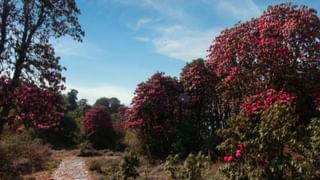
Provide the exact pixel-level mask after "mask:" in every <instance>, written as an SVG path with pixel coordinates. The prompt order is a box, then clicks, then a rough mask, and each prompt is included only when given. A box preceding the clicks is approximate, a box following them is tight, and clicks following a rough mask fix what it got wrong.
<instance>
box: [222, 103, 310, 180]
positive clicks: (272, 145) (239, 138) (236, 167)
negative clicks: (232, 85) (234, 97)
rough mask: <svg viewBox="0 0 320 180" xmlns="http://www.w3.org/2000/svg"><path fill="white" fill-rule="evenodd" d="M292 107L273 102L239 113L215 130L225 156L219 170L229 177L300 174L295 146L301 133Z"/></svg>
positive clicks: (262, 177)
mask: <svg viewBox="0 0 320 180" xmlns="http://www.w3.org/2000/svg"><path fill="white" fill-rule="evenodd" d="M294 112H295V111H294V110H293V107H291V106H288V105H284V104H278V103H275V104H274V105H272V107H270V108H268V109H265V110H263V111H262V112H260V113H258V114H255V118H252V117H247V116H244V115H242V114H240V115H238V116H237V117H236V118H234V119H232V120H231V121H230V122H229V125H228V128H226V129H222V130H220V131H219V134H220V135H221V136H222V137H224V139H225V141H224V142H223V143H222V144H220V145H219V148H220V150H224V151H225V152H226V153H227V155H226V156H225V157H224V160H225V161H226V162H227V165H226V166H225V167H224V168H223V169H222V171H223V172H224V173H225V174H226V175H227V177H229V178H232V179H234V178H236V179H237V178H240V179H241V178H245V179H246V178H249V179H251V178H254V179H255V178H257V179H264V178H267V179H283V178H294V177H297V176H298V177H304V172H303V171H301V169H299V166H300V165H301V161H299V159H297V158H295V157H294V156H300V155H301V152H300V151H299V149H301V147H303V143H304V142H303V141H302V140H303V139H302V138H301V137H304V136H305V135H304V134H303V132H302V126H298V118H297V116H296V115H295V113H294Z"/></svg>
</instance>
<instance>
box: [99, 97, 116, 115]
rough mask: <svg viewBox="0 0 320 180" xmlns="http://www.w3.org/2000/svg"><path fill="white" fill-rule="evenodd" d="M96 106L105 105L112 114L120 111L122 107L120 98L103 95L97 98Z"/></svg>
mask: <svg viewBox="0 0 320 180" xmlns="http://www.w3.org/2000/svg"><path fill="white" fill-rule="evenodd" d="M94 106H105V107H106V108H107V109H108V111H109V112H110V114H113V113H117V112H118V109H119V108H120V100H119V99H118V98H116V97H112V98H106V97H101V98H99V99H97V100H96V102H95V103H94Z"/></svg>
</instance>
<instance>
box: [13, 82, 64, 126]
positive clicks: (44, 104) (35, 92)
mask: <svg viewBox="0 0 320 180" xmlns="http://www.w3.org/2000/svg"><path fill="white" fill-rule="evenodd" d="M13 96H14V98H15V99H14V104H15V106H16V108H15V109H16V110H15V115H14V116H12V117H10V116H9V125H11V124H14V126H17V125H19V124H20V123H21V124H24V125H25V127H27V128H29V127H36V128H40V129H50V128H52V127H57V126H58V125H59V121H60V119H61V118H62V117H63V116H64V111H65V106H64V102H63V98H62V96H61V95H60V93H59V92H55V91H54V90H53V89H47V88H44V89H41V88H39V87H37V86H36V85H33V84H24V85H23V86H21V87H17V88H16V89H15V92H14V93H13Z"/></svg>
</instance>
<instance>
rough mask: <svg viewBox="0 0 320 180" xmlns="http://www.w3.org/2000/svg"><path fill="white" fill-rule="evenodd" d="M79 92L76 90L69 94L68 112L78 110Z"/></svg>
mask: <svg viewBox="0 0 320 180" xmlns="http://www.w3.org/2000/svg"><path fill="white" fill-rule="evenodd" d="M78 93H79V92H78V91H77V90H75V89H71V90H70V92H68V94H67V111H74V110H75V109H77V107H78V104H77V100H78V97H77V95H78Z"/></svg>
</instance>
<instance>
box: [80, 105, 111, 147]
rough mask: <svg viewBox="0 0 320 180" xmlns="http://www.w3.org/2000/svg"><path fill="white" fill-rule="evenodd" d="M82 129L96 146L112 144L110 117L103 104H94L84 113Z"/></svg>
mask: <svg viewBox="0 0 320 180" xmlns="http://www.w3.org/2000/svg"><path fill="white" fill-rule="evenodd" d="M84 130H85V133H86V134H87V135H88V138H89V140H90V141H91V142H92V143H93V145H94V146H95V147H97V148H105V147H110V146H112V145H113V144H114V141H115V139H114V138H115V136H114V130H113V126H112V121H111V117H110V114H109V113H108V111H107V109H106V107H104V106H94V107H92V108H91V109H90V110H89V111H88V112H87V113H86V114H85V118H84Z"/></svg>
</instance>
